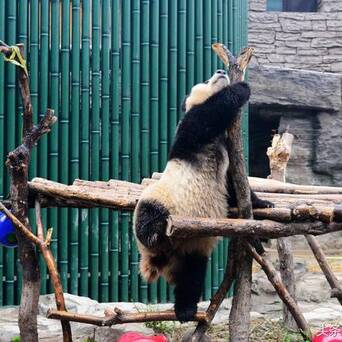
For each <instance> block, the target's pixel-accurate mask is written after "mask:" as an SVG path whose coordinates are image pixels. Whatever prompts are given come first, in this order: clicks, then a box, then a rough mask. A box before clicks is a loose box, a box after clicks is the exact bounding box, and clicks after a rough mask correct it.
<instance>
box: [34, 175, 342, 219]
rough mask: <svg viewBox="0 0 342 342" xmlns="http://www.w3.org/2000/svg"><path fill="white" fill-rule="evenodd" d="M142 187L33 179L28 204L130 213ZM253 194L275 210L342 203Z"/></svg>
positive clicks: (340, 199)
mask: <svg viewBox="0 0 342 342" xmlns="http://www.w3.org/2000/svg"><path fill="white" fill-rule="evenodd" d="M144 187H145V186H143V185H141V184H134V183H130V182H124V181H117V180H111V181H109V182H89V181H83V180H82V181H81V180H76V181H75V184H73V185H65V184H61V183H57V182H53V181H49V180H46V179H43V178H34V179H33V180H32V181H31V182H29V190H30V197H29V199H30V202H29V204H30V206H34V197H35V196H36V195H38V194H39V195H40V201H41V205H42V207H53V206H57V207H80V208H93V207H107V208H113V209H127V210H133V209H134V207H135V205H136V203H137V201H138V199H139V197H140V195H141V192H142V191H143V189H144ZM256 194H257V195H258V196H259V197H260V198H261V199H266V200H269V201H271V202H273V203H275V205H276V207H277V208H285V207H289V206H291V207H294V206H300V205H304V206H305V205H307V206H314V207H315V206H320V207H331V206H332V204H337V205H341V203H342V195H341V194H331V195H327V194H310V195H308V194H306V195H303V194H299V195H294V194H282V193H259V192H257V193H256ZM336 208H337V207H336ZM336 214H337V212H336ZM340 216H341V215H340Z"/></svg>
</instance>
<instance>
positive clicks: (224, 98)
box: [170, 82, 250, 159]
mask: <svg viewBox="0 0 342 342" xmlns="http://www.w3.org/2000/svg"><path fill="white" fill-rule="evenodd" d="M249 96H250V89H249V86H248V84H247V83H245V82H238V83H235V84H233V85H232V86H229V87H227V88H225V89H223V90H221V91H220V92H218V93H217V94H215V95H213V96H212V97H211V98H209V99H208V100H207V101H206V102H204V103H203V104H201V105H198V106H195V107H193V108H192V109H190V110H189V111H188V112H187V113H186V115H185V116H184V118H183V120H182V122H181V123H180V124H179V126H178V128H177V132H176V136H175V140H174V143H173V146H172V148H171V151H170V159H172V158H181V159H191V158H192V157H193V154H194V153H197V152H198V151H200V149H201V148H202V147H203V146H204V145H207V144H209V143H211V142H212V141H213V140H214V139H215V138H216V137H218V136H220V135H222V134H223V133H224V132H225V130H226V129H227V128H228V127H229V125H230V123H231V122H232V120H233V118H234V117H235V115H236V114H237V113H238V110H239V109H240V108H241V107H242V106H243V105H244V104H245V103H246V102H247V101H248V99H249Z"/></svg>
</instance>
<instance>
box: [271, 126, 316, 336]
mask: <svg viewBox="0 0 342 342" xmlns="http://www.w3.org/2000/svg"><path fill="white" fill-rule="evenodd" d="M293 139H294V136H293V135H292V134H291V133H289V132H288V131H287V130H286V131H285V132H284V133H283V134H282V135H281V134H275V135H274V136H273V139H272V146H271V147H269V148H268V149H267V156H268V158H269V164H270V170H271V174H270V175H269V176H268V178H269V179H274V180H277V181H280V182H283V183H285V181H286V168H287V162H288V161H289V159H290V155H291V151H292V142H293ZM305 214H306V212H305ZM309 214H311V211H309ZM277 250H278V255H279V263H280V276H281V279H282V281H283V284H284V286H285V288H286V289H287V291H288V292H289V294H290V295H291V296H292V298H293V300H294V301H296V280H295V275H294V262H293V255H292V245H291V241H290V240H289V239H288V238H286V237H282V238H279V239H277ZM283 321H284V325H285V327H286V328H287V329H289V330H295V329H296V328H297V324H296V321H295V320H294V317H293V316H292V314H291V311H290V310H289V309H288V307H287V305H286V304H285V302H283Z"/></svg>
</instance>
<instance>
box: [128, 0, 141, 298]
mask: <svg viewBox="0 0 342 342" xmlns="http://www.w3.org/2000/svg"><path fill="white" fill-rule="evenodd" d="M132 24H133V25H132V30H133V32H132V112H131V122H132V135H131V139H132V182H135V183H139V182H140V0H133V2H132ZM130 235H131V258H130V265H131V267H130V272H131V278H130V284H131V288H130V290H131V297H130V298H131V300H133V301H134V302H137V301H138V300H139V253H138V249H137V245H136V241H135V237H134V234H133V232H132V231H131V232H130Z"/></svg>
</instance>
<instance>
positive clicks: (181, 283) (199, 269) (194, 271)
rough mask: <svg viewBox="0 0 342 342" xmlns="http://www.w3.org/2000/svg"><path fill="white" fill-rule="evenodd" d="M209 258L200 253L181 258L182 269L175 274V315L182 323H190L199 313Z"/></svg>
mask: <svg viewBox="0 0 342 342" xmlns="http://www.w3.org/2000/svg"><path fill="white" fill-rule="evenodd" d="M207 262H208V258H207V257H206V256H203V255H201V254H199V253H192V254H187V255H185V256H183V257H180V261H179V265H180V268H179V269H178V270H177V272H176V273H175V274H174V280H175V290H174V293H175V313H176V316H177V319H178V320H179V321H180V322H187V321H190V320H191V319H192V318H193V317H194V315H195V313H196V312H197V303H198V302H199V300H200V298H201V295H202V292H203V284H204V278H205V272H206V268H207Z"/></svg>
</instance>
